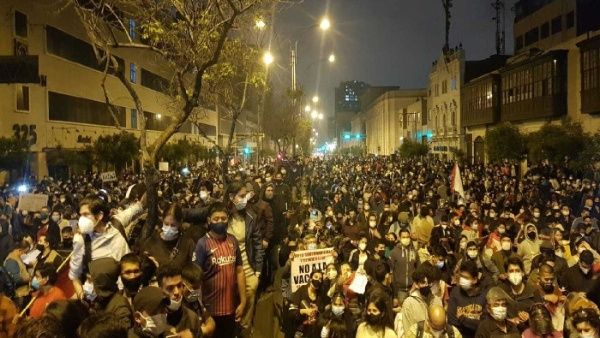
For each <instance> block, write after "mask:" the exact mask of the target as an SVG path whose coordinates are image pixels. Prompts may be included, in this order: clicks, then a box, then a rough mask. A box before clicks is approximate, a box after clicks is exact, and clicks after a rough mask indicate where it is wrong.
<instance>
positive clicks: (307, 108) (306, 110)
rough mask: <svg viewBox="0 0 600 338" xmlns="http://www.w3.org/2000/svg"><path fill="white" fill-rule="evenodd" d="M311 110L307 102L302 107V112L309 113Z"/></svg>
mask: <svg viewBox="0 0 600 338" xmlns="http://www.w3.org/2000/svg"><path fill="white" fill-rule="evenodd" d="M311 110H312V108H311V107H310V105H308V104H307V105H306V107H304V112H305V113H310V111H311Z"/></svg>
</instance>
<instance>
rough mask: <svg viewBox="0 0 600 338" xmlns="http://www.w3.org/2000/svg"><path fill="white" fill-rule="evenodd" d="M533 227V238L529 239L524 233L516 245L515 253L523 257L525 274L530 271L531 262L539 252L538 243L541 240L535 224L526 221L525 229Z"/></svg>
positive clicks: (539, 243) (540, 242)
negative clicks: (522, 238)
mask: <svg viewBox="0 0 600 338" xmlns="http://www.w3.org/2000/svg"><path fill="white" fill-rule="evenodd" d="M529 227H533V229H534V231H535V239H534V240H531V239H529V237H527V233H526V234H525V240H523V242H521V243H519V245H517V255H518V256H519V257H521V258H522V259H523V265H524V267H525V274H529V273H530V272H531V262H532V261H533V258H534V257H535V256H537V255H539V253H540V245H541V244H542V241H541V240H540V239H539V235H538V231H537V227H536V226H535V224H532V223H528V224H527V225H525V230H527V228H529Z"/></svg>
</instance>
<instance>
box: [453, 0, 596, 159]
mask: <svg viewBox="0 0 600 338" xmlns="http://www.w3.org/2000/svg"><path fill="white" fill-rule="evenodd" d="M599 3H600V2H597V1H596V2H591V1H575V0H572V1H566V0H555V1H548V0H547V1H542V2H538V3H537V5H536V6H533V7H528V5H531V4H532V3H531V2H527V1H520V2H519V3H518V6H521V7H518V8H524V9H522V10H520V11H518V12H517V17H516V19H515V29H514V32H515V41H519V39H520V38H519V37H520V36H522V35H523V34H524V33H523V32H536V31H537V32H538V33H539V35H538V36H537V39H533V40H535V42H534V43H531V44H526V45H525V46H523V47H522V48H521V49H519V50H518V53H517V54H516V55H515V56H513V57H512V58H510V59H509V60H508V61H507V64H506V65H505V66H504V67H502V68H499V69H498V70H497V71H494V72H492V73H488V74H485V75H484V76H481V77H479V78H477V79H474V80H472V81H470V82H469V83H467V84H465V86H464V89H463V91H464V95H463V110H462V113H463V115H462V117H463V119H462V123H463V125H464V126H465V127H466V128H467V134H468V135H470V139H471V140H472V142H471V143H470V144H469V145H468V146H469V147H470V148H472V149H473V154H474V156H473V160H474V161H478V162H485V161H486V158H485V152H484V149H485V137H486V132H487V130H488V129H489V128H493V126H494V125H496V124H498V123H502V122H509V123H511V124H513V125H515V126H516V127H517V128H519V130H520V131H521V132H523V133H531V132H534V131H537V130H538V129H539V128H541V127H542V126H543V125H544V124H546V123H557V124H558V123H560V121H561V120H562V119H563V118H565V117H568V118H569V119H570V120H571V121H574V122H578V123H580V124H581V125H582V127H583V129H584V131H585V132H590V133H595V132H598V131H600V16H598V15H596V16H590V15H589V11H590V10H596V12H595V13H596V14H597V13H600V12H599V11H597V9H600V8H599V7H597V6H598V4H599ZM523 6H524V7H523ZM594 6H596V7H594ZM548 25H549V26H550V35H547V34H545V32H546V28H545V27H546V26H548ZM536 27H537V29H536ZM552 27H555V28H556V29H554V30H553V29H552ZM559 28H560V29H559ZM541 32H544V34H542V33H541ZM552 32H555V33H554V34H553V33H552ZM529 34H530V35H531V34H534V33H529ZM528 41H529V40H528ZM516 47H519V46H518V45H517V46H516Z"/></svg>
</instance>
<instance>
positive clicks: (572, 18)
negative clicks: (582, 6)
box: [567, 11, 575, 29]
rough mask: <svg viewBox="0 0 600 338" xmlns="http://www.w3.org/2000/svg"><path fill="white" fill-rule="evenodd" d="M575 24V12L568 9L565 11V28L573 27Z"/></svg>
mask: <svg viewBox="0 0 600 338" xmlns="http://www.w3.org/2000/svg"><path fill="white" fill-rule="evenodd" d="M573 26H575V12H573V11H570V12H569V13H567V29H569V28H573Z"/></svg>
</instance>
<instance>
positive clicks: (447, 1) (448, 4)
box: [442, 0, 453, 52]
mask: <svg viewBox="0 0 600 338" xmlns="http://www.w3.org/2000/svg"><path fill="white" fill-rule="evenodd" d="M452 1H453V0H442V5H443V6H444V13H445V15H446V40H445V41H446V43H445V44H444V52H446V51H449V50H450V19H451V17H452V14H451V13H450V9H451V8H452Z"/></svg>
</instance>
